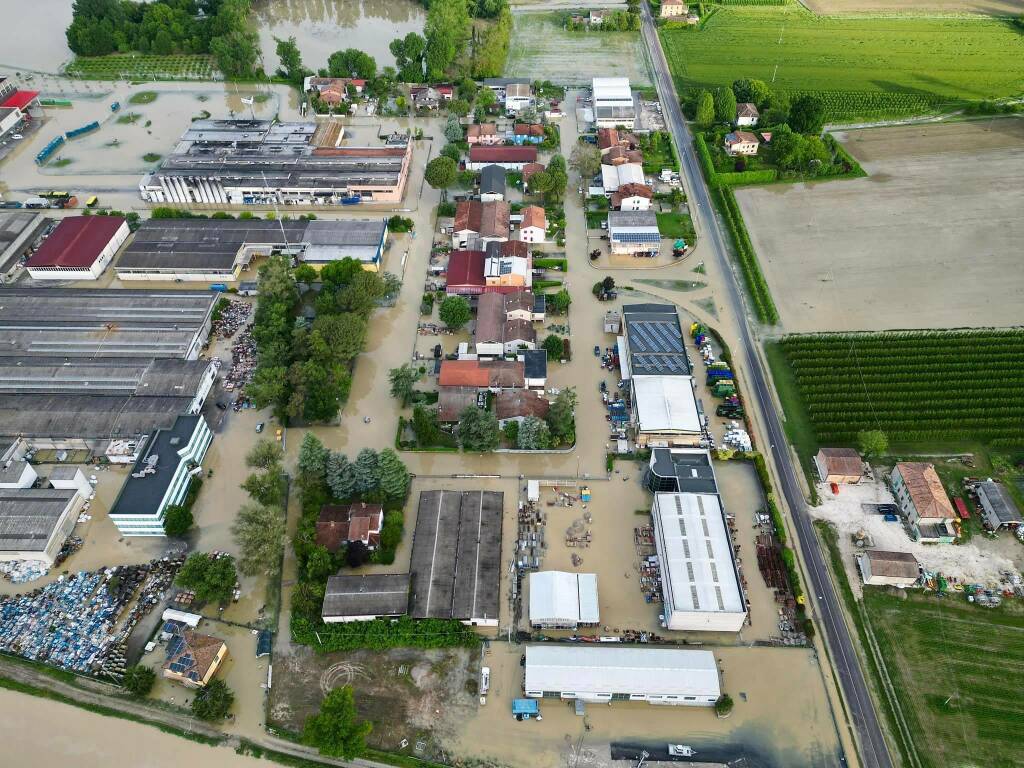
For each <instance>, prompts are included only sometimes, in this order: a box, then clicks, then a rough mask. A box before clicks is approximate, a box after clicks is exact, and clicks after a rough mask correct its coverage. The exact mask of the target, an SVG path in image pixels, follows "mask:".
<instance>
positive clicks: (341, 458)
mask: <svg viewBox="0 0 1024 768" xmlns="http://www.w3.org/2000/svg"><path fill="white" fill-rule="evenodd" d="M327 485H328V486H329V487H330V489H331V493H333V494H334V496H335V498H338V499H350V498H352V496H353V495H354V494H355V491H356V474H355V467H353V466H352V464H351V463H349V460H348V458H347V457H346V456H345V454H343V453H337V452H333V451H332V452H331V455H330V457H329V458H328V459H327Z"/></svg>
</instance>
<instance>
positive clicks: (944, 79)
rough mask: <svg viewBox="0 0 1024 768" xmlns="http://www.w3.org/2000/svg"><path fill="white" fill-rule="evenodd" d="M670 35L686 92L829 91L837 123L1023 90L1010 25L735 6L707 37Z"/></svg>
mask: <svg viewBox="0 0 1024 768" xmlns="http://www.w3.org/2000/svg"><path fill="white" fill-rule="evenodd" d="M661 35H662V43H663V45H664V47H665V53H666V56H667V57H668V60H669V66H670V67H671V69H672V74H673V76H674V77H675V79H676V83H677V86H678V87H680V88H685V87H717V86H722V85H728V84H730V83H732V82H733V81H734V80H736V79H738V78H742V77H753V78H759V79H761V80H764V81H765V82H770V83H773V87H775V88H778V89H781V90H786V91H789V92H797V91H813V92H821V93H822V94H823V98H824V99H825V102H826V105H827V106H828V107H829V110H830V114H831V116H832V118H833V119H838V118H841V117H849V118H851V119H852V118H860V117H872V116H884V115H885V114H890V113H891V114H899V113H907V112H915V111H917V112H924V111H928V110H929V109H931V108H937V107H940V106H943V105H951V104H956V103H958V102H961V101H964V100H975V99H988V98H997V97H1003V96H1012V95H1016V94H1019V93H1021V92H1022V91H1024V35H1022V34H1021V32H1020V30H1019V29H1017V28H1016V27H1014V26H1013V25H1012V24H1011V23H1010V22H1009V21H1006V20H1001V19H990V18H983V17H962V18H926V17H913V16H911V17H906V18H881V17H866V16H865V17H828V16H815V15H813V14H811V13H809V12H808V11H807V10H805V9H804V8H803V7H801V6H798V5H788V6H782V7H753V8H736V7H730V8H721V9H719V10H717V11H716V12H714V14H713V15H712V16H711V17H710V18H709V19H708V20H707V22H706V23H705V24H704V25H703V26H702V28H701V29H699V30H686V29H666V30H663V31H662V33H661Z"/></svg>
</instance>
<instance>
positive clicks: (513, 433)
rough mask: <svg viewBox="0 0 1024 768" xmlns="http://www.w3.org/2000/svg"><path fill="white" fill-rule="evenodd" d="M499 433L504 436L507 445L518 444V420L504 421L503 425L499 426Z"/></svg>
mask: <svg viewBox="0 0 1024 768" xmlns="http://www.w3.org/2000/svg"><path fill="white" fill-rule="evenodd" d="M501 434H503V435H504V436H505V440H506V441H508V444H509V445H514V446H518V445H519V422H518V421H508V422H505V426H504V427H502V428H501Z"/></svg>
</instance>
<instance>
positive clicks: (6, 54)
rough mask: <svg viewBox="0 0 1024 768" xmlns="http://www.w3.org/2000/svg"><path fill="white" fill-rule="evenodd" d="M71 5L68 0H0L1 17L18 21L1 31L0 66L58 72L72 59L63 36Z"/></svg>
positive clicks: (17, 69)
mask: <svg viewBox="0 0 1024 768" xmlns="http://www.w3.org/2000/svg"><path fill="white" fill-rule="evenodd" d="M71 5H72V1H71V0H33V1H32V2H30V3H29V2H24V0H0V14H2V15H3V18H4V19H6V20H7V21H9V22H14V21H16V22H17V23H10V24H8V25H6V26H4V28H3V29H2V30H0V67H3V68H4V69H10V70H14V71H24V70H33V71H36V72H59V71H60V68H61V66H62V65H63V64H65V63H66V62H67V61H68V60H70V59H71V58H72V56H74V54H73V53H71V49H70V48H68V41H67V38H66V37H65V36H64V30H66V29H67V28H68V25H69V24H71ZM4 74H7V73H6V72H5V73H4Z"/></svg>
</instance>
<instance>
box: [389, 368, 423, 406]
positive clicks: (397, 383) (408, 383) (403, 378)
mask: <svg viewBox="0 0 1024 768" xmlns="http://www.w3.org/2000/svg"><path fill="white" fill-rule="evenodd" d="M419 378H420V374H419V371H417V370H416V369H415V368H413V367H412V366H411V365H409V364H408V363H405V364H404V365H402V366H400V367H398V368H392V369H391V370H390V371H388V381H390V382H391V396H392V397H393V398H395V399H396V400H401V401H402V407H403V408H405V407H406V406H407V405H409V400H411V399H412V393H413V386H414V385H415V384H416V382H417V381H418V380H419Z"/></svg>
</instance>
